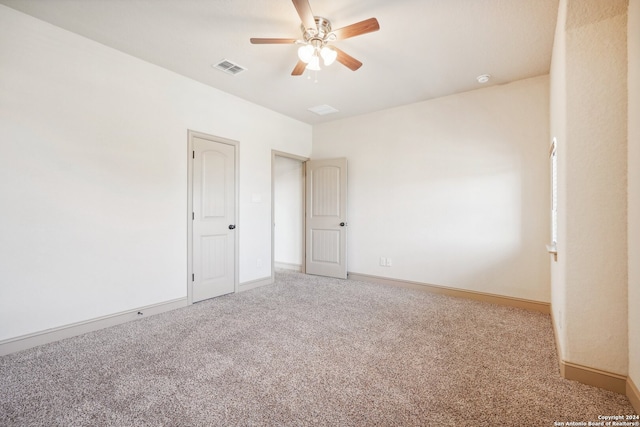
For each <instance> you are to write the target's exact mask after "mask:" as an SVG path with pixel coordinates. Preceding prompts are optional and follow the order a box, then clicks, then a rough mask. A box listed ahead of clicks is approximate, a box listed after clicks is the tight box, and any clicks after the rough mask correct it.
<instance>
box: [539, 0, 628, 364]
mask: <svg viewBox="0 0 640 427" xmlns="http://www.w3.org/2000/svg"><path fill="white" fill-rule="evenodd" d="M560 8H561V10H560V14H559V20H558V26H559V31H560V32H562V33H563V34H561V35H560V37H558V38H557V39H556V46H555V48H554V49H555V52H554V64H553V67H552V82H553V83H552V89H553V92H552V96H551V98H552V114H553V115H552V118H551V123H552V135H556V132H557V136H559V138H558V139H559V141H558V143H559V146H560V147H562V149H561V150H560V151H559V156H560V170H559V176H560V179H559V192H560V194H561V195H562V196H561V203H560V204H559V221H560V224H559V231H560V233H559V239H560V240H559V242H558V250H559V253H558V257H559V262H558V265H556V266H554V269H553V270H554V271H553V276H552V277H553V284H552V286H553V288H554V290H553V294H554V315H556V316H557V319H556V326H559V327H560V328H561V347H562V353H563V357H564V359H565V360H566V361H569V362H572V363H576V364H580V365H585V366H589V367H593V368H597V369H601V370H605V371H610V372H615V373H619V374H623V375H625V374H626V373H627V366H628V363H627V360H628V351H627V323H628V315H627V227H626V223H627V221H626V220H627V210H626V206H627V195H626V189H627V186H626V184H627V93H628V92H627V65H626V64H627V47H626V46H627V45H626V21H627V16H626V10H627V2H626V0H616V1H610V2H601V1H599V0H587V1H583V0H569V1H566V2H565V1H562V2H561V6H560ZM563 8H566V11H563V10H562V9H563ZM565 13H566V15H565ZM563 15H564V16H566V20H565V21H564V22H563V21H562V20H561V19H560V17H562V16H563ZM556 304H558V305H557V306H556Z"/></svg>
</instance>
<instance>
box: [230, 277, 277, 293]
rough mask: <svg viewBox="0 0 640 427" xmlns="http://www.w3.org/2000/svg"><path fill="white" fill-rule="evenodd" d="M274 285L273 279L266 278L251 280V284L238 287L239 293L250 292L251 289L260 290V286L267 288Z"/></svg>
mask: <svg viewBox="0 0 640 427" xmlns="http://www.w3.org/2000/svg"><path fill="white" fill-rule="evenodd" d="M271 284H273V277H264V278H262V279H256V280H251V281H249V282H244V283H240V285H239V286H238V292H244V291H248V290H249V289H255V288H259V287H260V286H266V285H271Z"/></svg>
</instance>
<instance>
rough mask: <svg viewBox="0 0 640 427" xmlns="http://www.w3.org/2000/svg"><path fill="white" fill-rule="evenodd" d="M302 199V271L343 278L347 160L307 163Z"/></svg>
mask: <svg viewBox="0 0 640 427" xmlns="http://www.w3.org/2000/svg"><path fill="white" fill-rule="evenodd" d="M306 197H307V206H306V239H305V240H306V272H307V274H315V275H319V276H329V277H338V278H341V279H346V278H347V227H346V226H347V159H344V158H340V159H327V160H310V161H308V162H307V176H306Z"/></svg>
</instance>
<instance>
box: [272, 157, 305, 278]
mask: <svg viewBox="0 0 640 427" xmlns="http://www.w3.org/2000/svg"><path fill="white" fill-rule="evenodd" d="M303 165H304V163H303V162H302V161H300V160H297V159H292V158H289V157H281V156H276V157H275V161H274V188H273V191H274V223H275V228H274V238H275V239H274V240H275V242H274V252H275V254H274V255H275V257H274V260H275V262H276V263H279V264H288V266H286V267H293V268H300V267H302V252H303V247H302V243H303V239H302V236H303V229H302V222H303V215H304V210H303V206H304V205H303V203H304V200H303V197H304V181H303V179H302V167H303Z"/></svg>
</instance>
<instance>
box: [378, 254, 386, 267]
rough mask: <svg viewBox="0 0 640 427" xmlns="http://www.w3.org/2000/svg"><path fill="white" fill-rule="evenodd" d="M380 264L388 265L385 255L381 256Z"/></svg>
mask: <svg viewBox="0 0 640 427" xmlns="http://www.w3.org/2000/svg"><path fill="white" fill-rule="evenodd" d="M380 265H381V266H382V267H385V266H386V265H387V259H386V258H385V257H383V256H381V257H380Z"/></svg>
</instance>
